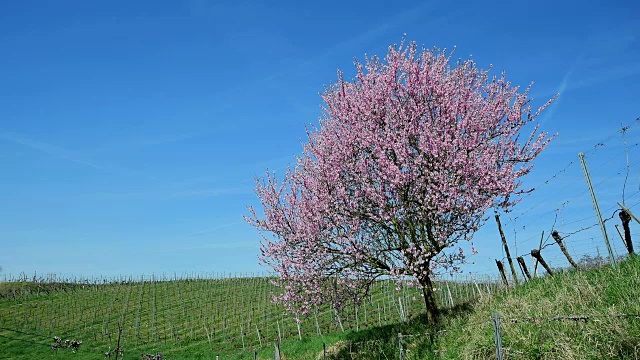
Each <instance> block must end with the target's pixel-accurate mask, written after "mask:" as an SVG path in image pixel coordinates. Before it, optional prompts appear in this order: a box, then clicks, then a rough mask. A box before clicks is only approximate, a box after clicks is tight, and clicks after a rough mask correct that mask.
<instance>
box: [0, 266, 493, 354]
mask: <svg viewBox="0 0 640 360" xmlns="http://www.w3.org/2000/svg"><path fill="white" fill-rule="evenodd" d="M486 286H488V287H489V288H490V289H496V288H497V287H496V286H495V284H488V285H486ZM273 290H274V288H273V286H272V285H271V284H270V280H269V279H267V278H256V277H244V278H225V279H199V280H198V279H196V280H172V281H166V280H154V281H137V282H132V281H126V282H115V283H110V284H89V285H88V284H85V285H82V284H73V283H65V282H55V283H48V282H27V281H23V282H10V283H0V349H3V350H2V351H0V359H4V358H11V359H33V358H34V357H38V358H59V357H63V358H66V357H70V356H73V357H74V358H77V359H98V358H100V359H102V358H104V355H103V354H104V353H105V352H107V351H109V350H110V349H115V348H116V347H117V343H118V336H119V335H120V347H121V348H123V349H124V350H125V358H140V354H142V353H156V352H162V353H163V354H164V355H165V357H166V358H169V359H180V358H184V359H215V355H220V356H221V359H245V358H253V350H254V349H259V356H260V358H265V359H268V358H272V357H273V347H274V341H275V340H276V339H278V340H280V339H282V346H283V353H286V354H287V356H288V358H289V359H295V358H305V357H308V356H312V355H311V354H309V353H308V352H309V349H313V351H314V352H319V351H321V350H322V345H323V343H326V344H333V343H335V342H336V341H339V340H341V339H345V337H346V336H347V335H348V334H351V333H352V332H354V331H355V332H357V330H361V329H371V328H372V327H384V326H386V325H388V324H393V323H397V322H399V321H400V313H401V312H402V313H404V314H405V315H406V317H408V318H409V317H412V316H417V315H418V314H419V313H420V311H422V309H423V303H422V300H421V298H420V296H419V293H418V290H417V289H411V288H404V289H403V290H402V291H400V292H398V291H396V290H395V284H393V283H392V282H390V281H379V282H376V283H375V284H374V286H373V291H372V295H371V297H370V298H369V299H367V301H365V302H364V303H363V304H362V305H361V306H359V307H358V308H357V309H356V308H348V309H345V310H344V311H343V312H342V313H341V321H342V324H343V327H344V328H345V330H346V332H345V333H342V331H341V329H340V327H339V324H338V322H337V321H336V319H335V318H334V316H333V314H334V311H333V310H332V309H330V308H327V307H324V308H320V309H318V314H317V323H316V318H315V316H311V317H309V318H307V319H305V320H304V321H303V322H302V324H301V329H300V330H301V334H302V337H303V339H302V341H298V340H297V338H298V329H297V327H296V324H295V321H294V320H293V319H292V318H291V317H289V316H288V315H286V314H285V313H284V309H283V308H281V307H279V306H276V305H274V304H273V303H272V301H271V293H272V291H273ZM449 291H450V292H451V296H449ZM475 291H476V290H474V286H473V285H472V284H470V283H467V284H453V283H451V284H449V287H448V289H447V288H446V284H445V285H443V286H442V287H441V289H440V291H439V292H438V301H440V302H441V303H442V304H443V306H444V304H446V303H447V302H448V301H450V298H453V299H454V302H462V301H467V300H468V299H469V298H472V297H473V296H475V295H474V292H475ZM356 311H357V312H356ZM120 325H121V326H122V333H121V334H120V333H119V327H120ZM318 328H319V329H320V333H321V334H322V336H318ZM53 336H58V337H61V338H62V339H76V340H81V341H82V346H81V347H80V350H79V351H78V353H77V354H72V353H71V351H70V350H69V349H58V350H56V351H52V350H51V349H50V348H49V345H50V344H51V343H52V342H53V341H52V338H53ZM314 356H315V355H314ZM314 356H313V357H314Z"/></svg>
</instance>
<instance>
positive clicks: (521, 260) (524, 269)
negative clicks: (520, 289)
mask: <svg viewBox="0 0 640 360" xmlns="http://www.w3.org/2000/svg"><path fill="white" fill-rule="evenodd" d="M516 260H518V264H520V269H522V272H523V273H524V276H526V277H527V280H531V274H529V269H527V263H525V262H524V258H523V257H522V256H518V258H517V259H516Z"/></svg>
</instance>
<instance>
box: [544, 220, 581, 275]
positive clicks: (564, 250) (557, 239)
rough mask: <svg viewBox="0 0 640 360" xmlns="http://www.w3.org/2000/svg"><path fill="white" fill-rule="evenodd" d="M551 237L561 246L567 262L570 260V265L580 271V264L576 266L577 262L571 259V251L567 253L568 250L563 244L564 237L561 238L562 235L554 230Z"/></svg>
mask: <svg viewBox="0 0 640 360" xmlns="http://www.w3.org/2000/svg"><path fill="white" fill-rule="evenodd" d="M551 237H553V240H555V241H556V243H558V246H560V251H562V253H563V254H564V256H565V257H566V258H567V260H569V264H571V266H573V267H574V268H575V269H576V270H578V268H579V267H578V264H576V262H575V261H573V258H572V257H571V255H569V251H567V248H566V247H565V246H564V244H563V243H562V237H561V236H560V234H558V232H557V231H555V230H554V231H553V232H552V233H551Z"/></svg>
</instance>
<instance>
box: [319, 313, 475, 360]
mask: <svg viewBox="0 0 640 360" xmlns="http://www.w3.org/2000/svg"><path fill="white" fill-rule="evenodd" d="M473 309H474V304H473V303H472V302H466V303H463V304H459V305H456V306H454V307H452V308H446V309H441V310H440V322H439V324H438V325H435V326H434V325H430V324H429V323H428V322H427V314H426V313H421V314H420V315H417V316H414V317H412V318H411V319H409V320H408V321H406V322H398V323H395V324H389V325H384V326H377V327H373V328H370V329H366V330H361V331H358V332H355V331H353V332H348V333H347V334H345V337H344V341H342V342H339V343H337V344H336V345H334V346H333V348H332V349H331V351H330V352H328V356H327V359H333V360H338V359H363V360H364V359H371V360H373V359H394V358H397V357H398V354H399V351H400V342H401V341H402V342H403V347H404V348H403V349H404V350H405V351H406V350H410V351H413V352H414V353H416V354H422V355H427V354H428V353H431V354H432V351H431V349H432V346H433V345H434V344H435V343H436V342H437V336H438V332H439V331H440V330H441V329H442V328H443V327H444V326H445V325H446V323H448V322H449V321H451V320H453V319H458V318H461V317H466V316H467V315H468V314H469V313H471V312H473ZM399 334H402V336H400V335H399ZM401 339H402V340H401ZM409 344H413V345H409ZM415 344H418V345H415ZM424 358H428V357H424Z"/></svg>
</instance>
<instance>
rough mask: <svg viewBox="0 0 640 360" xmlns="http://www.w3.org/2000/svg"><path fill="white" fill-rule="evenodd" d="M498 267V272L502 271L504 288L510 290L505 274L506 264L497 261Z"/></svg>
mask: <svg viewBox="0 0 640 360" xmlns="http://www.w3.org/2000/svg"><path fill="white" fill-rule="evenodd" d="M496 265H497V266H498V271H500V276H501V277H502V282H503V283H504V286H505V287H506V288H507V289H508V288H509V281H507V275H506V274H505V273H504V264H502V261H500V260H496Z"/></svg>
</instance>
